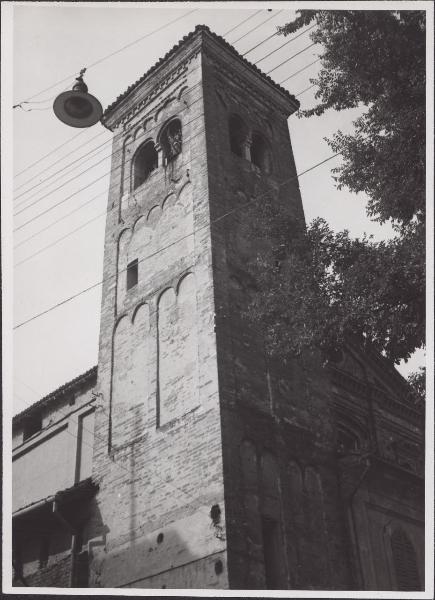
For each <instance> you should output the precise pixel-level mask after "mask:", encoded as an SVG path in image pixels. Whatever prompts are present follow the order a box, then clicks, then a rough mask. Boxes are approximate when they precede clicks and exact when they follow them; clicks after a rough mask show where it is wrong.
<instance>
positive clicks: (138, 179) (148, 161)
mask: <svg viewBox="0 0 435 600" xmlns="http://www.w3.org/2000/svg"><path fill="white" fill-rule="evenodd" d="M158 162H159V159H158V154H157V150H156V148H155V146H154V142H152V141H149V142H146V143H145V144H143V145H142V146H140V147H139V148H138V150H137V151H136V154H135V156H134V159H133V189H136V188H137V187H139V186H140V185H142V183H143V182H144V181H145V180H146V179H147V178H148V176H149V175H150V173H151V172H152V171H154V169H157V167H158Z"/></svg>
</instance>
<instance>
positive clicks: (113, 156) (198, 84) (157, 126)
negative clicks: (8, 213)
mask: <svg viewBox="0 0 435 600" xmlns="http://www.w3.org/2000/svg"><path fill="white" fill-rule="evenodd" d="M199 68H200V67H197V68H196V69H195V70H199ZM200 86H201V82H199V83H196V84H195V85H193V86H192V87H191V88H190V91H193V90H194V89H195V88H197V87H200ZM199 100H201V98H199V99H198V100H194V101H193V102H191V103H190V104H189V106H186V107H185V108H184V109H182V110H188V109H189V108H190V107H191V106H192V105H193V104H195V103H196V102H198V101H199ZM159 127H161V125H160V124H157V125H154V126H153V127H150V128H148V129H147V130H146V133H150V132H151V131H154V130H155V129H157V128H159ZM92 139H94V138H92ZM112 141H113V138H110V139H109V140H106V141H105V142H103V143H102V144H100V145H99V146H96V147H95V148H93V149H92V150H90V151H89V152H86V153H85V154H83V155H82V156H81V157H79V158H78V159H76V161H72V162H71V163H69V164H68V165H67V166H65V167H63V168H62V169H59V170H58V171H56V174H58V173H60V172H62V171H65V169H69V167H70V165H71V164H73V163H74V162H78V161H80V160H82V159H84V158H85V157H86V156H88V155H89V154H92V153H93V152H95V155H96V154H99V152H100V151H101V150H102V149H103V148H104V147H105V146H107V144H109V143H111V142H112ZM130 143H132V142H130ZM120 153H122V148H121V149H120V150H119V151H116V152H115V153H113V154H110V155H108V156H112V158H116V157H117V156H119V154H120ZM108 156H106V157H105V158H108ZM94 157H95V156H94ZM94 157H93V158H94ZM103 160H105V159H102V160H101V161H98V162H97V163H94V165H91V166H90V167H88V168H87V169H85V170H83V171H80V172H79V173H78V174H77V175H75V176H74V177H72V178H71V180H69V181H72V180H73V179H76V178H77V177H79V176H80V175H81V174H82V173H86V172H87V171H89V170H90V169H91V168H93V167H94V166H96V165H98V164H99V163H100V162H102V161H103ZM75 168H77V167H74V168H73V169H72V171H74V169H75ZM47 179H50V177H47V178H46V179H45V180H43V181H42V182H40V183H38V184H35V185H34V186H32V187H31V188H29V189H28V190H26V191H27V192H29V191H31V190H32V189H35V188H37V187H39V185H42V183H44V182H45V181H47ZM61 179H62V177H59V178H58V179H57V180H55V181H60V180H61ZM69 181H66V182H64V183H63V184H62V185H60V186H59V187H58V188H56V190H57V189H60V188H61V187H62V186H63V185H65V184H66V183H69ZM53 183H54V181H53V182H51V184H49V186H48V187H50V185H52V184H53ZM43 189H46V188H43ZM56 190H51V191H50V192H48V193H47V194H44V196H42V197H41V198H39V199H38V200H36V201H35V202H33V203H31V204H28V205H27V206H26V207H24V208H23V209H21V210H19V211H16V212H15V213H14V216H16V215H18V214H20V213H21V212H24V211H25V210H27V209H28V208H30V207H31V206H33V205H34V204H36V203H38V202H39V201H41V200H44V199H45V198H46V197H47V196H48V195H50V194H51V193H52V192H54V191H56ZM41 191H42V190H39V191H38V192H37V193H38V194H39V193H40V192H41ZM35 195H36V194H35ZM33 197H34V196H29V197H28V198H25V199H24V200H22V201H21V202H18V203H17V207H19V206H21V205H22V204H23V203H25V202H28V201H29V200H30V199H31V198H33ZM17 198H18V196H17Z"/></svg>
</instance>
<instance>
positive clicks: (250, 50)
mask: <svg viewBox="0 0 435 600" xmlns="http://www.w3.org/2000/svg"><path fill="white" fill-rule="evenodd" d="M276 35H278V32H277V31H275V32H274V33H272V34H271V35H268V36H267V38H265V39H264V40H262V41H261V42H259V43H258V44H256V45H255V46H253V47H252V48H249V50H247V51H246V52H244V53H243V54H242V56H243V57H245V56H246V55H247V54H249V53H250V52H252V51H253V50H255V49H256V48H259V47H260V46H262V45H263V44H265V43H266V42H268V41H269V40H271V39H272V38H273V37H275V36H276Z"/></svg>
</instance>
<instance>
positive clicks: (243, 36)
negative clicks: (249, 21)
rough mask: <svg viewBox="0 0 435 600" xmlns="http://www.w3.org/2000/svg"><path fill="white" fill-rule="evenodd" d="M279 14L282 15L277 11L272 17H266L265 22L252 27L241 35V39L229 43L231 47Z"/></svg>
mask: <svg viewBox="0 0 435 600" xmlns="http://www.w3.org/2000/svg"><path fill="white" fill-rule="evenodd" d="M280 13H282V10H279V11H278V12H276V13H275V14H274V15H271V16H270V17H267V19H266V20H265V21H262V22H261V23H259V24H258V25H256V26H255V27H253V28H252V29H251V30H250V31H248V32H247V33H245V34H243V35H242V36H241V37H239V38H237V39H236V40H234V41H233V42H230V43H231V44H232V45H234V44H237V42H240V40H243V38H245V37H246V36H247V35H249V34H250V33H252V32H253V31H255V30H256V29H258V28H259V27H261V26H262V25H265V24H266V23H267V22H268V21H270V20H271V19H274V18H275V17H277V16H278V15H279V14H280Z"/></svg>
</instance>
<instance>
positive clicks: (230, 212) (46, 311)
mask: <svg viewBox="0 0 435 600" xmlns="http://www.w3.org/2000/svg"><path fill="white" fill-rule="evenodd" d="M338 155H339V152H336V153H335V154H332V155H331V156H329V157H328V158H325V159H324V160H322V161H320V162H319V163H316V164H315V165H313V166H311V167H309V168H308V169H305V171H302V172H301V173H299V174H297V175H295V176H293V177H290V178H288V179H286V180H285V181H283V182H281V183H280V184H278V187H282V186H283V185H285V184H287V183H289V182H290V181H293V180H294V179H299V177H302V175H305V174H306V173H308V172H309V171H312V170H313V169H315V168H317V167H320V166H321V165H323V164H324V163H326V162H328V161H329V160H331V159H333V158H335V157H336V156H338ZM264 195H265V194H260V195H259V196H257V197H256V198H254V200H258V199H260V198H262V197H263V196H264ZM251 203H252V200H249V201H248V202H247V203H244V204H241V205H240V206H236V207H235V208H233V209H231V210H230V211H228V212H226V213H224V214H223V215H220V216H219V217H217V218H216V219H213V220H211V221H210V222H209V223H206V224H205V225H203V226H201V227H198V228H197V229H196V231H195V232H193V233H188V234H186V235H185V236H182V237H181V238H179V239H178V240H175V241H174V242H171V243H170V244H168V245H167V246H164V247H163V248H160V249H159V250H157V251H156V252H153V253H151V254H150V255H148V256H145V257H144V258H141V259H140V260H138V263H139V262H143V261H144V260H148V259H149V258H153V257H154V256H156V255H158V254H160V253H161V252H164V251H165V250H167V249H168V248H170V247H172V246H174V245H175V244H177V243H179V242H181V241H183V240H184V239H186V238H188V237H190V236H191V235H194V234H196V233H197V232H198V231H201V230H202V229H206V228H207V227H210V226H211V225H213V224H215V223H217V222H218V221H221V220H222V219H223V218H225V217H227V216H229V215H230V214H232V213H234V212H236V211H237V210H240V209H241V208H246V207H247V206H248V205H250V204H251ZM126 270H127V267H126V268H125V269H121V270H120V271H118V273H116V274H115V275H109V276H108V277H107V278H105V279H104V278H103V279H102V280H100V281H98V282H96V283H94V284H92V285H90V286H89V287H87V288H85V289H83V290H80V291H79V292H76V293H75V294H73V295H72V296H69V297H68V298H65V299H64V300H61V301H60V302H57V303H56V304H54V305H52V306H50V307H49V308H47V309H45V310H43V311H41V312H39V313H37V314H36V315H33V316H32V317H29V318H28V319H26V320H24V321H22V322H21V323H18V324H17V325H15V326H14V327H13V329H19V328H20V327H23V326H24V325H26V324H27V323H30V322H32V321H34V320H35V319H38V318H39V317H42V316H43V315H45V314H47V313H49V312H51V311H52V310H55V309H56V308H59V307H60V306H63V305H64V304H67V303H68V302H70V301H72V300H74V299H75V298H78V297H79V296H81V295H82V294H85V293H86V292H88V291H90V290H92V289H94V288H96V287H98V286H100V285H101V284H102V283H104V282H105V281H106V280H107V281H108V280H109V279H113V278H114V277H117V276H118V275H119V273H122V272H124V271H126Z"/></svg>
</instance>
